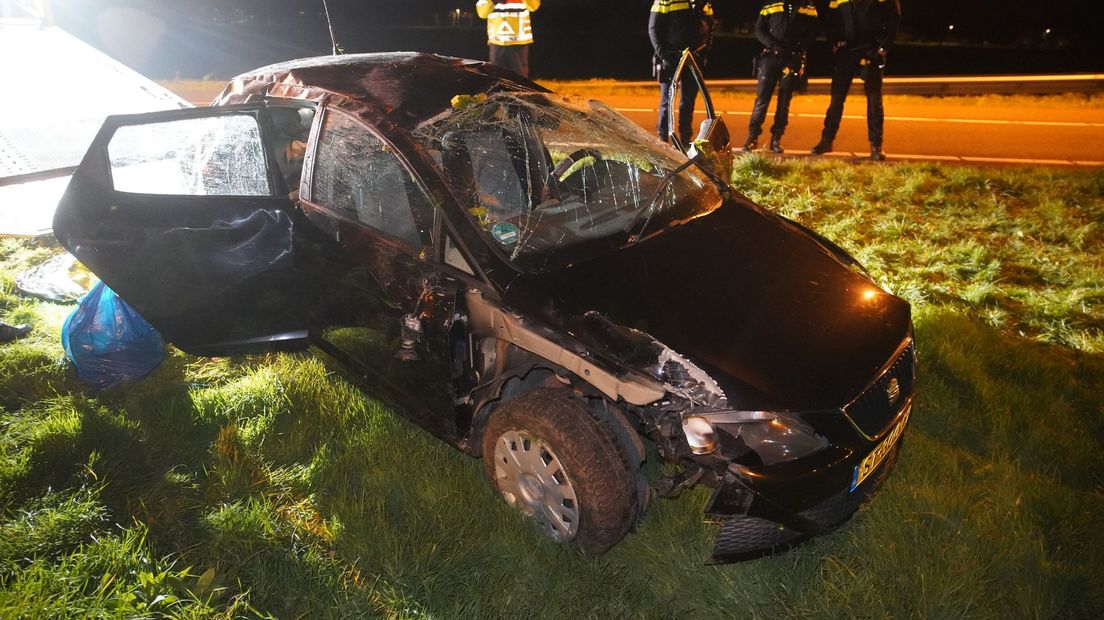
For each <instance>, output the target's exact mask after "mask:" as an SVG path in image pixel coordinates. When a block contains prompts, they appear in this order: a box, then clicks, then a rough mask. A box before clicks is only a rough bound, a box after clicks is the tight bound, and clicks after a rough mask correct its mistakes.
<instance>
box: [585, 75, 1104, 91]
mask: <svg viewBox="0 0 1104 620" xmlns="http://www.w3.org/2000/svg"><path fill="white" fill-rule="evenodd" d="M855 82H857V83H858V82H860V81H859V79H858V78H856V79H855ZM831 84H832V79H831V78H826V77H824V78H809V91H808V92H809V93H810V94H815V95H821V94H828V92H829V89H830V87H831ZM617 85H618V86H642V87H643V86H647V87H653V86H655V82H652V81H639V82H617ZM706 85H707V86H709V89H710V91H711V92H712V93H714V94H723V93H754V92H755V85H756V81H755V80H752V79H747V80H706ZM596 87H598V86H596ZM852 87H854V84H853V85H852ZM599 88H600V87H599ZM860 88H861V86H860ZM882 92H883V93H885V94H891V95H1049V94H1055V93H1100V92H1104V73H1078V74H1069V75H979V76H969V77H960V76H924V77H904V76H902V77H896V76H891V77H886V78H885V80H884V81H883V83H882Z"/></svg>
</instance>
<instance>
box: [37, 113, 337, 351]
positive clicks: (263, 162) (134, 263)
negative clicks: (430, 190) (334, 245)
mask: <svg viewBox="0 0 1104 620" xmlns="http://www.w3.org/2000/svg"><path fill="white" fill-rule="evenodd" d="M280 109H281V110H282V111H283V112H285V114H284V115H285V116H286V112H287V111H288V110H289V109H290V110H292V113H293V114H298V115H299V116H300V117H301V118H302V121H303V122H302V127H300V128H299V135H297V136H292V135H289V132H287V131H283V132H281V131H279V130H278V127H279V125H278V124H276V123H274V122H273V119H274V116H275V115H274V112H275V107H274V106H268V107H266V106H265V105H264V104H260V105H252V104H250V105H241V106H225V107H215V108H195V109H189V110H173V111H169V112H155V113H150V114H138V115H127V116H112V117H108V119H107V120H106V121H105V123H104V125H103V127H102V128H101V130H100V132H99V134H98V135H97V137H96V139H95V141H94V142H93V143H92V146H91V148H89V150H88V153H87V154H86V155H85V157H84V160H83V161H82V162H81V165H80V167H79V168H78V169H77V171H76V173H75V174H74V175H73V179H72V181H71V182H70V184H69V187H68V189H67V190H66V192H65V195H64V196H63V197H62V200H61V202H60V204H59V205H58V209H57V212H56V214H55V217H54V231H55V234H56V236H57V239H58V241H59V242H60V243H61V244H62V245H63V246H64V247H65V248H66V249H67V250H69V251H70V252H71V253H73V254H74V255H75V256H76V257H77V258H78V259H79V260H80V261H81V262H82V263H84V264H85V265H86V266H87V267H88V268H89V269H91V270H92V271H93V272H94V273H95V274H96V275H98V276H99V277H100V278H101V279H102V280H103V281H104V282H105V283H106V284H107V285H108V286H109V287H111V288H112V289H113V290H115V292H117V293H118V294H119V295H120V296H122V297H123V299H125V300H126V301H127V302H128V303H129V304H130V305H132V306H133V307H134V308H135V309H136V310H137V311H138V312H139V313H141V314H142V316H144V317H145V318H146V320H148V321H149V322H150V323H152V324H153V325H154V326H155V327H156V328H157V329H158V330H159V331H160V332H161V333H162V335H163V336H164V337H165V339H166V340H168V341H170V342H172V343H173V344H175V345H176V346H178V347H180V348H181V349H183V350H185V351H187V352H189V353H193V354H197V355H229V354H236V353H248V352H258V351H271V350H276V349H281V350H286V349H293V348H303V347H306V346H307V327H308V325H309V323H310V311H311V308H310V307H309V305H308V304H309V303H310V301H311V300H312V299H314V298H315V296H314V293H313V291H314V290H316V289H315V288H312V287H318V286H321V285H322V281H321V280H322V279H321V278H319V277H318V275H319V274H320V273H323V272H324V270H320V269H315V268H314V267H312V262H319V260H320V258H319V257H320V254H319V253H318V252H314V251H312V249H311V248H310V243H311V242H310V241H309V240H308V238H309V237H310V235H309V233H310V230H311V228H312V227H311V226H309V225H307V224H305V220H304V219H303V218H302V216H301V214H300V213H299V212H298V210H297V209H296V207H295V205H294V202H293V200H292V199H291V198H290V197H289V192H292V191H294V188H295V187H296V185H297V179H296V178H295V177H294V173H295V170H294V168H295V166H289V165H288V158H287V157H286V156H284V155H283V154H284V153H287V152H290V149H291V148H292V146H294V144H293V143H294V142H295V141H299V144H300V145H302V140H305V139H306V132H307V128H309V126H310V124H309V122H310V118H311V117H312V116H313V109H312V108H302V109H299V108H288V107H280ZM300 167H301V165H300Z"/></svg>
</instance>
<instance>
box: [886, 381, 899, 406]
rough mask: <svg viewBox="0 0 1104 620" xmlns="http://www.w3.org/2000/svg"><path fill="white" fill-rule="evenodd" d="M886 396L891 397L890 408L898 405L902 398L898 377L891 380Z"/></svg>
mask: <svg viewBox="0 0 1104 620" xmlns="http://www.w3.org/2000/svg"><path fill="white" fill-rule="evenodd" d="M886 396H887V397H889V406H890V407H892V406H893V405H896V404H897V401H898V400H900V398H901V384H900V383H898V382H897V377H893V378H892V379H890V380H889V385H887V386H886Z"/></svg>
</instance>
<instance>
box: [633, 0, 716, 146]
mask: <svg viewBox="0 0 1104 620" xmlns="http://www.w3.org/2000/svg"><path fill="white" fill-rule="evenodd" d="M713 27H714V22H713V6H712V5H711V4H710V3H709V2H708V1H706V0H654V2H653V3H652V10H651V14H650V15H649V17H648V37H649V38H650V39H651V40H652V48H653V49H654V50H655V54H654V55H653V56H652V67H653V69H654V73H655V76H656V79H658V80H659V89H660V90H659V122H658V124H657V125H656V132H657V133H658V134H659V137H660V139H662V140H666V139H667V134H668V127H669V125H668V123H669V122H670V120H671V119H670V117H671V110H670V109H669V104H670V102H669V101H668V99H667V91H668V90H669V89H670V88H671V80H672V79H673V78H674V76H675V69H676V68H677V67H678V63H679V59H680V58H681V57H682V52H683V50H686V49H689V50H690V51H691V52H693V54H694V59H695V60H697V62H698V65H699V66H703V67H704V66H705V62H706V59H707V57H708V56H709V48H710V47H711V45H712V43H713ZM697 98H698V85H697V83H696V82H694V80H693V79H684V80H682V86H681V88H680V89H679V107H678V115H679V120H678V138H679V141H681V142H682V144H683V145H686V143H687V142H688V141H689V140H690V135H691V131H692V127H693V122H694V101H695V100H696V99H697Z"/></svg>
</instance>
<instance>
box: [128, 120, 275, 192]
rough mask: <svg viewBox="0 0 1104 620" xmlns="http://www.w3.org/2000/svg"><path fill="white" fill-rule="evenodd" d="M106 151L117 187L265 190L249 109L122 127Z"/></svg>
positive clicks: (260, 146)
mask: <svg viewBox="0 0 1104 620" xmlns="http://www.w3.org/2000/svg"><path fill="white" fill-rule="evenodd" d="M107 152H108V158H109V159H110V161H111V178H112V181H113V184H114V187H115V189H116V190H117V191H120V192H136V193H143V194H175V195H186V196H268V195H270V194H271V189H270V186H269V181H268V165H267V164H266V161H265V151H264V146H263V143H262V142H261V132H260V128H259V127H258V126H257V119H256V118H254V117H253V116H252V115H249V114H230V115H222V116H216V117H212V118H191V119H183V120H175V121H168V122H160V123H148V124H144V125H127V126H123V127H120V128H119V129H118V130H116V131H115V134H114V135H113V136H112V138H111V142H110V143H109V144H108V147H107Z"/></svg>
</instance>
